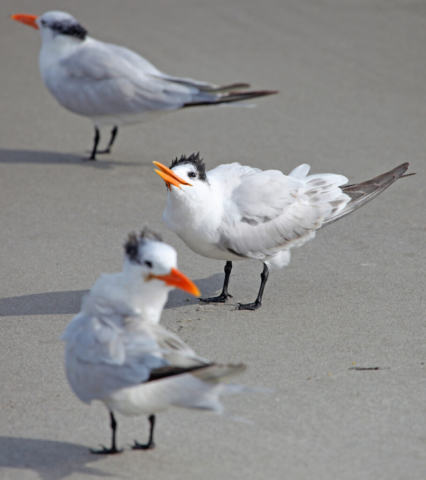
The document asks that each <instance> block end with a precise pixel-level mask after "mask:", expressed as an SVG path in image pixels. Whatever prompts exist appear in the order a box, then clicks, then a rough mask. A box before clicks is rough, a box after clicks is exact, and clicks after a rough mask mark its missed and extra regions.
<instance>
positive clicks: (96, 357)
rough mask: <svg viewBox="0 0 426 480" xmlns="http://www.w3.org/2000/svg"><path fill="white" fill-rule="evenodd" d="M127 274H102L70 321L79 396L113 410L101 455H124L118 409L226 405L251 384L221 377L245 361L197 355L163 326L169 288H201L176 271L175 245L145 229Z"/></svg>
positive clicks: (69, 345)
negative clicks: (222, 400) (229, 362)
mask: <svg viewBox="0 0 426 480" xmlns="http://www.w3.org/2000/svg"><path fill="white" fill-rule="evenodd" d="M125 247H126V257H125V265H124V269H123V272H120V273H117V274H111V275H103V276H102V277H101V278H100V279H99V280H98V281H97V282H96V283H95V285H94V286H93V288H92V289H91V290H90V292H89V294H88V295H87V296H86V297H85V299H84V300H83V303H82V307H81V311H80V313H79V314H78V315H76V316H75V317H74V318H73V320H72V321H71V322H70V323H69V325H68V326H67V328H66V330H65V332H64V334H63V336H62V339H63V340H64V342H65V370H66V374H67V378H68V381H69V383H70V386H71V388H72V389H73V391H74V392H75V394H76V395H77V397H78V398H79V399H80V400H81V401H83V402H85V403H90V402H92V401H93V400H100V401H102V402H103V403H104V404H105V405H106V407H107V408H108V409H109V410H110V415H111V427H112V445H111V448H109V449H107V448H106V447H104V448H103V449H102V450H99V451H95V452H94V453H117V452H118V451H119V450H118V449H117V447H116V439H115V433H116V420H115V417H114V412H119V413H121V414H124V415H150V417H149V418H150V423H151V433H150V440H149V442H148V444H146V445H141V444H138V443H136V444H135V446H134V448H136V449H138V448H141V449H145V448H152V447H153V446H154V443H153V430H154V423H155V417H154V414H155V413H157V412H161V411H163V410H165V409H167V408H169V407H172V406H175V407H185V408H196V409H204V410H211V411H215V412H217V413H221V412H222V410H223V407H222V404H221V403H220V400H219V396H220V395H224V394H229V393H237V392H240V391H243V390H244V387H241V386H238V385H228V384H225V383H220V380H221V379H223V378H225V377H228V376H231V375H234V374H237V373H239V372H241V371H243V370H244V368H245V367H244V366H243V365H217V364H214V363H211V362H209V361H208V360H207V359H205V358H203V357H200V356H198V355H197V354H196V353H195V352H194V350H192V349H191V348H190V347H188V346H187V345H186V344H185V343H184V342H183V341H182V340H181V339H180V338H179V337H178V336H177V335H175V334H174V333H172V332H169V331H167V330H166V329H164V328H163V327H162V326H160V325H159V324H158V321H159V319H160V316H161V312H162V309H163V306H164V303H165V301H166V300H167V296H168V292H169V291H170V290H171V289H172V288H173V287H175V286H178V287H179V288H182V289H185V290H186V291H188V292H191V293H193V294H198V290H197V289H196V287H195V285H194V284H193V283H192V282H191V281H190V280H189V279H188V278H187V277H185V276H184V275H183V274H181V273H180V272H179V271H178V270H177V269H176V252H175V250H174V249H173V248H172V247H170V246H169V245H166V244H164V243H162V242H161V241H159V240H158V238H156V237H153V236H152V234H151V233H150V232H148V231H144V232H143V233H142V235H141V237H140V238H137V237H136V236H135V235H132V236H131V237H130V238H129V241H128V242H127V244H126V246H125Z"/></svg>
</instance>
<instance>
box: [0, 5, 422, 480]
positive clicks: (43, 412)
mask: <svg viewBox="0 0 426 480" xmlns="http://www.w3.org/2000/svg"><path fill="white" fill-rule="evenodd" d="M51 9H62V10H66V11H69V12H70V13H72V14H74V15H75V16H76V17H77V18H78V19H79V20H80V21H81V22H82V24H83V25H84V26H86V28H87V29H88V30H89V32H90V34H91V35H92V36H94V37H95V38H99V39H102V40H105V41H110V42H113V43H118V44H121V45H126V46H128V47H130V48H133V49H135V50H136V51H138V52H140V53H141V54H143V55H144V56H146V57H147V58H148V59H150V60H151V61H153V62H154V63H155V64H156V65H157V66H158V67H159V68H161V69H163V70H164V71H166V72H167V73H169V74H173V75H181V76H189V77H193V78H197V79H200V80H203V79H204V80H209V81H213V82H216V83H230V82H234V81H249V82H250V83H251V84H252V86H253V87H254V88H262V89H264V88H270V89H278V90H280V94H279V95H276V96H273V97H269V98H264V99H259V100H257V101H256V102H255V103H256V104H257V107H256V108H223V107H220V108H210V109H207V108H200V109H191V110H188V111H184V112H179V113H175V114H171V115H169V116H165V117H163V118H161V119H160V120H158V121H156V122H152V123H147V124H144V125H136V126H132V127H127V128H125V129H122V130H121V131H120V134H119V137H118V140H117V144H116V147H115V149H114V151H113V154H112V155H110V156H108V157H102V158H101V157H100V159H99V162H96V163H89V162H82V157H83V156H84V155H86V154H85V150H86V149H89V148H90V147H91V142H92V135H93V132H92V126H91V123H90V122H89V121H87V120H86V119H83V118H80V117H78V116H76V115H73V114H71V113H69V112H67V111H65V110H64V109H62V108H61V107H60V106H59V105H57V103H56V102H55V100H54V99H53V98H52V97H51V96H50V95H49V93H48V92H47V90H46V89H45V87H44V86H43V84H42V81H41V79H40V76H39V72H38V63H37V56H38V52H39V46H40V39H39V36H38V33H37V32H36V31H35V30H32V29H30V28H26V27H24V26H23V25H20V24H18V23H15V22H13V21H11V20H10V19H9V18H8V17H9V15H10V14H12V13H17V12H26V13H34V14H40V13H43V12H44V11H47V10H51ZM0 12H1V15H0V40H1V45H2V49H1V53H0V57H1V65H2V74H1V76H0V91H1V103H0V105H1V117H0V138H1V144H0V202H1V215H0V258H1V282H0V290H1V291H0V299H1V300H0V317H1V318H0V322H1V327H0V328H1V330H0V358H1V391H0V408H1V421H0V478H2V479H4V480H9V479H19V480H21V479H24V480H30V479H31V480H32V479H43V480H57V479H58V480H59V479H65V478H66V479H69V480H71V479H73V480H74V479H79V480H80V479H93V480H95V479H98V478H99V479H101V478H117V479H136V478H138V479H144V480H151V479H155V480H168V479H203V480H213V479H214V480H216V479H221V480H224V479H226V480H228V479H244V480H249V479H250V480H251V479H289V480H298V479H301V480H302V479H303V480H305V479H306V480H308V479H309V480H311V479H315V480H330V479H332V480H333V479H336V480H346V479H348V480H355V479H359V480H370V479H371V480H379V479H386V480H389V479H404V480H406V479H419V480H420V479H422V480H423V479H424V478H426V365H425V363H426V342H425V326H426V325H425V322H426V319H425V302H424V291H425V275H424V273H425V248H424V245H425V223H426V222H425V220H426V216H425V188H424V185H425V183H426V182H425V173H426V168H425V150H426V148H425V147H426V128H425V127H426V103H425V100H426V81H425V78H426V4H425V2H422V1H420V0H304V1H302V0H286V1H283V0H258V1H254V0H247V1H226V0H218V1H212V0H210V1H209V0H198V1H196V0H174V1H171V0H170V1H167V0H144V1H138V0H126V1H124V0H91V1H86V2H82V1H76V0H67V1H64V0H56V1H53V0H39V1H37V2H34V1H30V0H25V1H24V0H22V1H21V0H18V1H17V0H13V1H12V0H3V1H2V6H1V9H0ZM106 139H107V137H106V135H104V137H103V140H104V142H105V141H106ZM196 151H200V152H201V155H202V156H203V157H204V159H205V160H206V161H207V165H208V167H209V168H212V167H214V166H216V165H219V164H221V163H228V162H234V161H239V162H241V163H243V164H247V165H251V166H256V167H260V168H263V169H267V168H273V169H280V170H283V171H284V172H285V173H288V172H289V171H290V170H291V169H293V168H294V167H295V166H297V165H299V164H301V163H310V164H311V165H312V172H314V173H318V172H334V173H342V174H344V175H346V176H347V177H348V178H349V180H350V182H357V181H362V180H366V179H369V178H371V177H374V176H376V175H378V174H380V173H382V172H385V171H387V170H389V169H391V168H393V167H394V166H397V165H399V164H400V163H402V162H405V161H409V162H410V164H411V165H410V170H411V171H413V172H414V171H415V172H417V174H418V175H417V176H415V177H411V178H407V179H402V180H400V181H399V182H397V183H396V184H395V185H393V186H392V187H391V188H390V189H389V190H387V191H386V192H385V193H384V194H383V195H382V196H380V197H379V198H378V199H376V200H374V202H372V203H370V204H369V205H367V206H366V207H364V208H363V209H361V210H359V211H358V212H356V213H354V214H353V215H351V216H349V217H347V218H346V219H344V220H342V221H341V222H340V221H339V222H337V223H335V224H333V225H332V226H330V227H328V228H326V229H324V230H321V231H320V232H319V233H318V235H317V238H316V239H315V240H314V241H312V242H310V243H308V244H306V245H305V246H304V247H303V248H302V249H295V250H293V260H292V263H291V265H290V266H289V267H288V268H286V269H284V270H281V271H273V272H272V273H271V275H270V280H269V283H268V285H267V287H266V292H265V297H264V306H263V308H262V309H261V310H259V311H257V312H253V313H252V312H238V311H234V308H235V303H234V304H232V303H230V304H227V305H222V306H200V305H199V304H198V301H197V300H195V299H193V298H189V297H188V296H187V295H186V294H183V293H181V292H173V294H172V295H171V297H170V301H169V303H168V305H167V308H166V310H165V311H164V314H163V323H164V324H165V325H166V326H167V327H168V328H170V329H171V330H172V331H174V332H177V333H178V334H179V335H180V336H181V337H182V338H183V339H184V340H185V341H187V342H188V343H189V344H190V345H191V346H192V347H194V348H195V350H196V351H197V352H199V353H200V354H201V355H203V356H206V357H209V358H211V359H214V360H218V361H221V362H244V363H246V364H247V365H248V366H249V369H248V370H247V372H246V373H245V374H244V375H242V376H241V377H240V378H239V379H238V380H239V381H240V382H242V383H244V384H246V385H249V386H256V387H273V388H274V389H275V392H274V393H273V394H266V393H262V394H250V395H244V396H237V397H233V398H228V399H225V404H226V409H227V412H228V413H230V414H235V415H239V416H241V417H244V418H246V419H248V420H250V421H251V422H253V424H252V425H247V424H245V423H240V422H235V421H230V420H229V419H227V418H220V417H215V416H213V415H206V414H203V413H197V412H189V411H183V410H174V411H169V412H167V413H164V414H162V415H160V416H159V418H158V424H157V426H158V428H157V433H156V443H157V448H156V449H155V450H154V451H151V452H146V453H144V452H132V451H130V450H129V448H128V447H127V450H126V451H125V453H123V454H122V455H117V456H113V457H108V458H105V457H101V456H93V455H91V454H90V453H89V452H88V448H89V447H95V446H96V445H97V444H99V443H108V442H109V439H110V430H109V426H108V415H107V412H106V410H105V409H104V407H103V406H102V405H101V404H99V403H95V404H93V405H92V406H91V407H87V406H86V405H84V404H82V403H80V402H79V401H78V399H77V398H76V397H75V396H74V395H73V393H72V392H71V390H70V388H69V387H68V384H67V382H66V379H65V376H64V372H63V366H62V363H63V345H62V342H61V341H60V340H59V337H60V335H61V333H62V331H63V329H64V327H65V325H66V324H67V323H68V322H69V321H70V319H71V318H72V316H73V315H74V314H76V313H77V312H78V310H79V306H80V300H81V297H82V295H83V293H84V292H85V291H87V290H88V289H89V288H90V287H91V285H92V284H93V282H94V281H95V280H96V278H97V277H98V276H99V275H100V274H101V273H102V272H114V271H117V270H119V269H120V268H121V259H122V244H123V241H124V239H125V237H126V235H127V233H128V232H129V231H131V230H135V229H140V228H141V227H142V226H143V225H145V224H148V225H150V226H151V227H153V228H155V229H157V230H158V231H160V232H161V233H163V235H164V238H165V240H166V241H168V242H169V243H171V244H172V245H173V246H174V247H176V249H177V250H178V253H179V265H180V268H181V270H182V271H184V272H185V273H186V274H188V275H189V276H190V277H191V278H192V279H194V280H195V281H196V282H197V283H198V285H199V286H200V288H201V290H202V293H203V294H204V295H211V294H213V293H215V292H217V291H219V289H220V287H221V283H222V279H223V266H224V265H223V263H221V262H218V261H213V260H208V259H205V258H201V257H199V256H196V255H195V254H193V253H192V252H191V251H190V250H189V249H188V248H187V247H186V246H185V245H184V244H183V243H182V242H181V241H180V240H179V239H178V238H177V237H176V236H174V234H172V233H171V232H169V231H167V229H166V226H165V224H163V223H162V220H161V214H162V211H163V209H164V207H165V201H166V189H165V187H164V183H163V182H162V181H161V179H160V178H159V177H158V176H157V175H156V174H155V173H154V167H153V165H152V163H151V162H152V161H154V160H156V161H160V162H163V163H166V164H168V163H169V162H170V161H171V160H172V159H173V158H174V157H176V156H177V155H181V154H183V153H185V154H190V153H192V152H196ZM260 272H261V264H260V263H256V262H246V263H240V264H235V267H234V274H233V276H232V277H231V285H230V292H231V293H232V294H233V295H234V299H233V300H235V302H237V301H242V302H248V301H252V300H253V299H254V298H255V296H256V293H257V289H258V286H259V280H260V278H259V275H260ZM352 367H380V370H367V371H357V370H354V369H351V368H352ZM118 422H119V431H118V443H119V444H120V445H127V446H128V445H129V444H131V443H132V442H133V440H134V439H135V438H137V439H138V440H140V441H144V440H145V438H146V437H147V435H148V423H147V420H146V419H145V418H143V417H140V418H135V419H132V418H123V417H119V418H118Z"/></svg>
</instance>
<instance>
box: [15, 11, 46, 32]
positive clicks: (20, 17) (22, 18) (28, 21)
mask: <svg viewBox="0 0 426 480" xmlns="http://www.w3.org/2000/svg"><path fill="white" fill-rule="evenodd" d="M10 18H11V19H12V20H16V21H17V22H21V23H25V25H28V26H30V27H33V28H35V29H36V30H38V29H39V28H38V25H37V24H36V20H37V18H38V16H37V15H27V14H26V13H15V15H12V16H11V17H10Z"/></svg>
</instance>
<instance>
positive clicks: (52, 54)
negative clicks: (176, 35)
mask: <svg viewBox="0 0 426 480" xmlns="http://www.w3.org/2000/svg"><path fill="white" fill-rule="evenodd" d="M11 18H12V19H13V20H16V21H18V22H21V23H23V24H25V25H28V26H30V27H33V28H35V29H37V30H39V31H40V34H41V38H42V46H41V51H40V56H39V67H40V73H41V77H42V79H43V82H44V84H45V85H46V87H47V89H48V90H49V92H50V93H51V94H52V95H53V96H54V97H55V98H56V100H57V101H58V102H59V103H60V104H61V105H62V106H63V107H65V108H66V109H67V110H70V111H71V112H73V113H76V114H78V115H82V116H84V117H88V118H90V119H91V120H92V121H93V124H94V127H95V137H94V142H93V148H92V151H91V155H90V160H95V159H96V154H100V153H110V151H111V147H112V144H113V143H114V140H115V138H116V136H117V133H118V128H119V127H121V126H122V125H127V124H134V123H140V122H143V121H147V120H149V119H151V118H154V117H156V116H158V115H159V114H162V113H167V112H172V111H174V110H179V109H181V108H186V107H196V106H202V105H207V106H210V105H219V104H224V103H233V102H239V101H241V100H248V99H252V98H256V97H263V96H265V95H271V94H274V93H277V92H276V91H271V90H258V91H248V92H240V91H239V90H240V89H245V88H248V87H249V86H250V85H249V84H247V83H234V84H231V85H223V86H218V85H213V84H211V83H207V82H201V81H198V80H193V79H191V78H180V77H172V76H170V75H166V74H165V73H163V72H161V71H160V70H158V69H157V68H156V67H155V66H154V65H153V64H152V63H150V62H149V61H148V60H146V59H145V58H143V57H141V56H140V55H138V54H137V53H136V52H133V51H132V50H129V49H127V48H124V47H120V46H118V45H113V44H110V43H104V42H101V41H99V40H95V39H94V38H91V37H90V36H89V35H88V33H87V30H86V29H85V28H84V27H83V26H81V25H80V23H79V22H78V21H77V20H76V19H75V18H74V17H73V16H72V15H70V14H68V13H65V12H57V11H51V12H46V13H44V14H43V15H41V16H39V17H38V16H36V15H28V14H23V13H18V14H15V15H12V17H11ZM103 126H106V127H111V128H112V130H111V138H110V141H109V143H108V146H107V148H106V149H105V150H103V151H99V150H98V143H99V140H100V130H99V129H100V127H103Z"/></svg>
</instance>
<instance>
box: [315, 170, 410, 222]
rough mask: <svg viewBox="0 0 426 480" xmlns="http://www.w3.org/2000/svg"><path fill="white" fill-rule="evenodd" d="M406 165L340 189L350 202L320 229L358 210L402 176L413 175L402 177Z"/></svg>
mask: <svg viewBox="0 0 426 480" xmlns="http://www.w3.org/2000/svg"><path fill="white" fill-rule="evenodd" d="M408 165H409V164H408V163H403V164H402V165H399V166H398V167H396V168H394V169H392V170H390V171H389V172H386V173H382V174H381V175H379V176H378V177H375V178H373V179H371V180H367V181H365V182H362V183H357V184H354V185H346V186H344V187H341V189H342V192H343V193H346V195H349V197H350V198H351V200H350V201H349V202H348V204H347V205H346V207H345V208H344V209H343V210H341V211H339V212H338V213H337V215H335V216H331V217H329V218H327V219H326V220H325V221H324V223H323V224H322V227H325V226H326V225H330V223H333V222H335V221H336V220H339V219H340V218H342V217H344V216H346V215H349V214H350V213H352V212H354V211H355V210H358V208H361V207H362V206H364V205H365V204H366V203H368V202H369V201H370V200H373V198H375V197H377V195H380V194H381V193H382V192H383V191H384V190H386V189H387V188H388V187H390V186H391V185H392V184H393V183H394V182H396V181H397V180H398V179H399V178H401V177H402V176H404V177H408V176H410V175H415V174H414V173H410V174H409V175H404V173H405V172H406V171H407V169H408ZM322 227H321V228H322Z"/></svg>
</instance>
